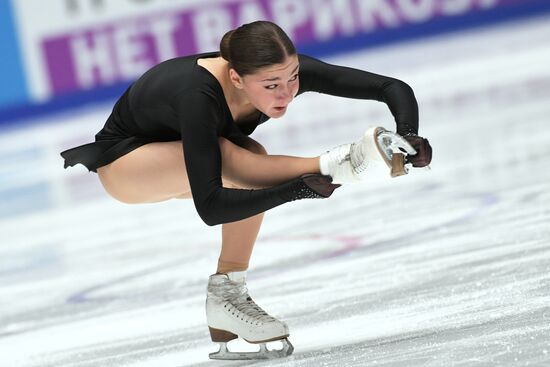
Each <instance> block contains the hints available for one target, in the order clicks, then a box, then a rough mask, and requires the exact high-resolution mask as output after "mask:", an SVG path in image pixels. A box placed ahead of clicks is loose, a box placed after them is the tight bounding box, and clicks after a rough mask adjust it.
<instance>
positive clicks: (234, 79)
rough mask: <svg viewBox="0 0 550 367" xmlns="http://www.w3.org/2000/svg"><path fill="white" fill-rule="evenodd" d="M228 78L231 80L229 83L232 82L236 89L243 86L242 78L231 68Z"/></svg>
mask: <svg viewBox="0 0 550 367" xmlns="http://www.w3.org/2000/svg"><path fill="white" fill-rule="evenodd" d="M229 79H230V80H231V83H233V85H234V86H235V88H238V89H243V88H244V81H243V78H242V77H241V76H240V75H239V74H238V73H237V71H236V70H235V69H233V68H230V69H229Z"/></svg>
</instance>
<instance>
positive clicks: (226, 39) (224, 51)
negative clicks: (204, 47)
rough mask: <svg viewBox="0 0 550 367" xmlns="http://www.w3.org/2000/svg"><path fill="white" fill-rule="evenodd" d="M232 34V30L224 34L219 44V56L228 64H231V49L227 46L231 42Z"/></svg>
mask: <svg viewBox="0 0 550 367" xmlns="http://www.w3.org/2000/svg"><path fill="white" fill-rule="evenodd" d="M234 32H235V30H234V29H233V30H230V31H229V32H227V33H226V34H224V36H223V37H222V40H221V42H220V54H221V56H222V57H223V58H224V59H225V60H226V61H229V62H231V54H230V49H231V48H230V47H229V44H230V42H231V36H232V35H233V33H234Z"/></svg>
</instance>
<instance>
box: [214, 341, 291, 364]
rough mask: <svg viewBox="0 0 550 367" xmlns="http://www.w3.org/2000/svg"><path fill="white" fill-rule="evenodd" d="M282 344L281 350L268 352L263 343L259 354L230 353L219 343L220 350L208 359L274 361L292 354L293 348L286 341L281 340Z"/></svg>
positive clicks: (225, 345)
mask: <svg viewBox="0 0 550 367" xmlns="http://www.w3.org/2000/svg"><path fill="white" fill-rule="evenodd" d="M281 342H282V343H283V348H282V349H274V350H268V349H267V346H266V345H265V343H262V344H260V351H259V352H231V351H229V350H228V349H227V343H220V350H219V351H217V352H214V353H210V354H209V357H210V359H217V360H230V361H237V360H249V361H251V360H263V359H276V358H284V357H288V356H289V355H291V354H292V352H294V346H293V345H292V344H291V343H290V341H289V340H288V339H286V338H285V339H281Z"/></svg>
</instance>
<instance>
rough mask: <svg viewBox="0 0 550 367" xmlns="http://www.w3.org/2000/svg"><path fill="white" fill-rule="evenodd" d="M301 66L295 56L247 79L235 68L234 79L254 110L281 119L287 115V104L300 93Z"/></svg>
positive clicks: (263, 69) (247, 76)
mask: <svg viewBox="0 0 550 367" xmlns="http://www.w3.org/2000/svg"><path fill="white" fill-rule="evenodd" d="M299 67H300V64H299V62H298V57H297V56H296V55H292V56H289V57H287V58H286V60H285V61H283V63H281V64H274V65H272V66H266V67H265V68H262V69H260V70H259V71H258V72H256V73H254V74H249V75H245V76H244V77H240V76H239V75H238V74H236V73H235V71H234V70H233V69H232V70H231V71H232V72H233V73H234V75H233V76H232V78H231V79H232V81H233V84H234V85H235V87H237V88H238V89H241V90H242V91H243V92H244V93H245V94H246V96H247V98H248V100H249V101H250V103H251V104H252V105H254V107H256V108H257V109H258V110H260V111H261V112H263V113H264V114H265V115H267V116H269V117H271V118H278V117H281V116H283V115H284V114H285V113H286V110H287V106H288V104H289V103H290V102H292V100H293V99H294V97H295V96H296V93H298V88H299V87H300V84H299V80H298V70H299Z"/></svg>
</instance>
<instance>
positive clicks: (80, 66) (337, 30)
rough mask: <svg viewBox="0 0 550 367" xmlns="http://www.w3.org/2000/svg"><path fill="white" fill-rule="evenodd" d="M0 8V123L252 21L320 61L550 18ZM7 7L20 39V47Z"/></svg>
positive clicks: (338, 5)
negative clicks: (270, 24)
mask: <svg viewBox="0 0 550 367" xmlns="http://www.w3.org/2000/svg"><path fill="white" fill-rule="evenodd" d="M2 4H3V5H2V7H3V8H1V9H0V10H1V14H2V17H3V18H7V19H6V22H4V21H2V22H0V26H1V27H3V28H2V30H3V29H4V28H6V30H7V31H6V32H4V31H2V34H3V35H4V34H6V35H7V36H3V37H8V38H9V39H7V40H5V44H6V45H8V55H9V57H7V58H6V59H7V60H6V59H4V60H2V61H0V62H3V63H6V65H3V64H0V66H3V69H5V70H6V71H5V73H6V75H7V79H6V80H7V81H8V84H7V85H9V88H6V87H5V86H1V88H2V89H1V92H0V124H2V123H4V124H7V123H11V122H14V121H18V120H21V119H23V118H25V117H29V116H33V115H37V114H40V113H46V112H48V111H55V110H59V109H63V108H68V107H72V106H78V105H81V104H83V103H88V102H90V101H101V100H106V99H110V98H111V99H113V98H116V97H117V96H118V95H120V94H121V93H122V91H123V90H124V89H125V88H126V87H127V86H128V84H129V83H131V82H132V81H133V80H135V79H136V78H138V77H139V76H140V75H141V74H142V73H144V72H145V71H146V70H147V69H149V68H150V67H152V66H153V65H155V64H157V63H159V62H161V61H163V60H166V59H169V58H173V57H177V56H182V55H188V54H192V53H196V52H205V51H213V50H216V49H217V48H218V44H219V41H220V39H221V37H222V35H223V34H224V33H225V32H226V31H227V30H229V29H231V28H234V27H236V26H239V25H240V24H243V23H248V22H251V21H254V20H258V19H267V20H271V21H274V22H276V23H277V24H279V25H280V26H281V27H282V28H283V29H284V30H285V31H286V32H287V33H288V34H289V36H290V37H291V38H292V39H293V41H294V42H295V44H296V46H297V49H298V51H299V52H302V53H306V54H310V55H312V56H317V57H322V56H325V55H330V54H334V53H338V52H345V51H350V50H354V49H360V48H367V47H375V46H378V45H382V44H387V43H391V42H397V41H402V40H408V39H413V38H418V37H423V36H428V35H434V34H440V33H444V32H450V31H456V30H460V29H466V28H471V27H475V26H481V25H486V24H491V23H495V22H501V21H504V20H509V19H517V18H519V17H524V16H528V15H531V16H532V15H539V14H543V13H544V12H548V11H550V1H548V0H302V1H295V0H246V1H245V0H227V1H208V0H206V1H198V0H197V1H195V0H173V1H170V2H166V1H148V2H142V1H130V0H121V1H116V2H112V1H106V0H97V1H88V0H70V1H69V0H49V1H47V2H36V1H32V0H17V1H12V3H11V4H12V6H13V9H10V7H9V2H3V3H2ZM4 8H5V9H4ZM11 10H13V11H14V13H15V14H16V19H18V22H16V24H17V30H18V31H19V32H18V33H20V34H22V35H23V37H21V38H20V39H19V43H18V44H16V42H15V40H14V36H15V34H16V32H14V30H13V23H12V22H11V18H10V17H9V14H10V11H11ZM46 13H47V14H48V15H49V16H48V17H43V16H41V15H42V14H46ZM0 20H4V19H0ZM9 36H11V38H10V37H9ZM3 43H4V42H3ZM18 47H19V48H20V49H21V50H22V52H23V55H24V57H23V59H22V60H20V59H18V55H19V53H18ZM21 69H24V72H22V71H21ZM24 80H27V83H26V84H25V82H24ZM16 104H17V105H16Z"/></svg>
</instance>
